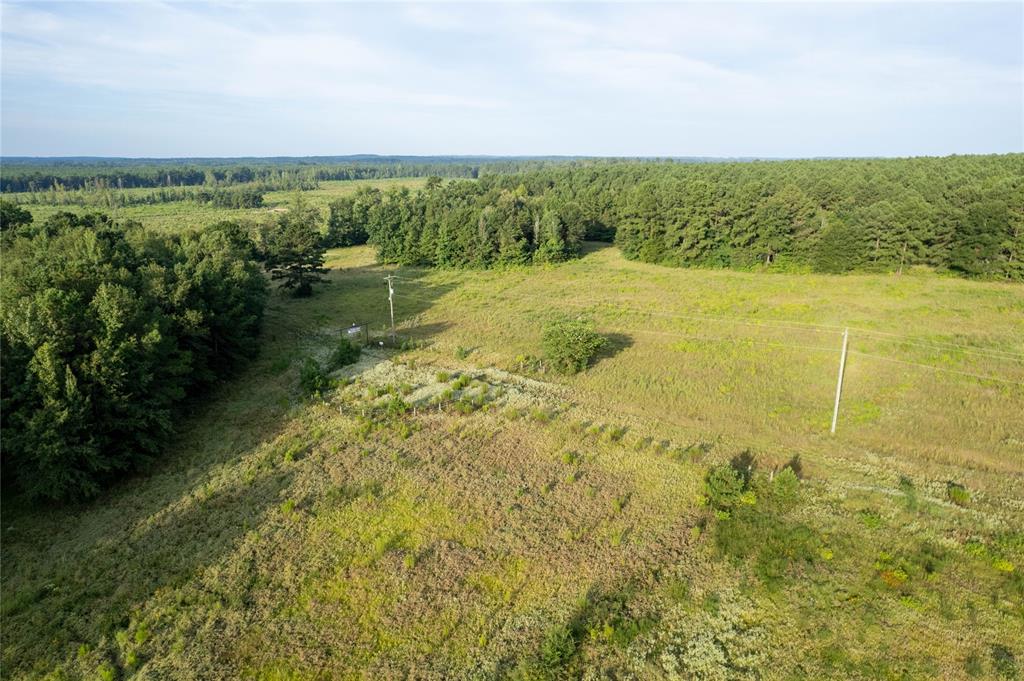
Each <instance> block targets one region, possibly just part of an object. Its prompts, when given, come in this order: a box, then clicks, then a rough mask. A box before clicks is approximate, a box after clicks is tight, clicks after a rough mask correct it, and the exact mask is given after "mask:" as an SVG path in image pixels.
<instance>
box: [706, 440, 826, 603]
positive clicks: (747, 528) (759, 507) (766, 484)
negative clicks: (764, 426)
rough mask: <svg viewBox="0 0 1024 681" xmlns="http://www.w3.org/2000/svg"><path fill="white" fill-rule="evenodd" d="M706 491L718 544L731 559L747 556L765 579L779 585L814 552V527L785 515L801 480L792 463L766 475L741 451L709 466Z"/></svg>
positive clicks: (816, 545) (810, 559) (816, 542)
mask: <svg viewBox="0 0 1024 681" xmlns="http://www.w3.org/2000/svg"><path fill="white" fill-rule="evenodd" d="M705 494H706V498H707V503H708V505H709V506H710V507H711V508H712V510H713V511H714V512H715V515H716V518H717V523H716V524H715V546H716V547H717V549H718V550H719V551H720V552H721V553H722V554H723V555H726V556H729V557H731V558H733V559H734V560H739V561H748V560H749V561H751V562H752V563H753V568H754V572H755V574H757V576H758V577H759V578H760V579H761V581H762V582H764V583H765V584H766V585H768V586H778V585H779V584H780V583H781V582H782V581H783V580H784V579H785V577H786V575H787V574H789V573H790V572H791V571H793V570H796V569H798V568H799V567H800V566H801V565H804V564H809V563H812V562H814V560H815V559H816V558H817V556H818V555H819V549H820V540H819V539H818V536H817V533H815V532H814V530H812V529H811V528H810V527H808V526H807V525H805V524H803V523H798V522H792V521H790V520H789V519H788V518H787V517H786V516H787V513H788V512H789V511H790V510H791V509H792V508H793V507H794V506H795V505H796V504H797V503H798V501H799V498H800V480H799V478H797V476H796V474H795V473H794V472H793V469H792V468H790V467H788V466H787V467H785V468H783V469H782V470H781V471H780V472H778V473H776V474H775V475H773V476H768V475H765V474H763V473H758V472H757V471H756V470H755V466H754V463H753V459H752V457H750V456H749V454H746V453H745V454H741V455H739V456H737V457H735V458H734V459H733V460H732V462H731V464H730V465H721V466H716V467H715V468H712V469H711V470H710V471H709V472H708V475H707V477H706V478H705Z"/></svg>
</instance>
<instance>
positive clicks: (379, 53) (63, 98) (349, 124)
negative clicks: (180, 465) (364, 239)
mask: <svg viewBox="0 0 1024 681" xmlns="http://www.w3.org/2000/svg"><path fill="white" fill-rule="evenodd" d="M2 34H3V35H2V83H0V85H2V95H0V97H2V99H0V101H2V111H0V114H2V124H0V130H2V137H0V152H2V153H3V154H5V155H46V156H53V155H105V156H242V155H259V156H263V155H329V154H351V153H378V154H582V155H625V156H786V157H792V156H833V155H844V156H847V155H850V156H859V155H883V156H904V155H920V154H929V155H932V154H949V153H972V152H1014V151H1016V152H1019V151H1022V150H1024V82H1022V80H1024V79H1022V71H1024V64H1022V61H1024V3H1021V2H1008V3H1001V4H987V3H986V4H983V3H961V4H932V3H925V2H917V3H908V4H891V3H883V2H869V3H842V4H841V3H817V4H810V3H804V4H781V3H771V2H761V3H756V4H739V3H716V4H692V3H691V4H670V3H658V4H638V3H599V4H584V3H557V4H526V3H514V4H498V3H488V4H473V5H470V4H453V3H423V4H398V3H375V4H372V5H371V4H353V3H347V4H342V3H329V2H317V3H295V2H287V3H267V2H259V3H257V2H249V3H241V2H225V3H213V4H210V3H203V4H197V3H179V2H164V3H143V2H118V3H99V2H75V3H68V4H62V3H54V2H36V3H15V2H6V1H5V2H3V4H2Z"/></svg>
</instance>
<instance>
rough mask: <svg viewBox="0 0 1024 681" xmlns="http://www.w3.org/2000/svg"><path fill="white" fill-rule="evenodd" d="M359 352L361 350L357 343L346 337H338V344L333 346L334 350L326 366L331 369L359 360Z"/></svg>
mask: <svg viewBox="0 0 1024 681" xmlns="http://www.w3.org/2000/svg"><path fill="white" fill-rule="evenodd" d="M360 352H362V349H361V348H360V347H359V346H358V345H356V344H355V343H353V342H352V341H350V340H349V339H348V338H340V339H338V344H337V345H336V346H335V347H334V352H332V353H331V359H330V360H329V361H328V366H329V367H330V368H331V370H332V371H333V370H334V369H340V368H341V367H344V366H348V365H349V364H355V363H356V362H358V361H359V353H360Z"/></svg>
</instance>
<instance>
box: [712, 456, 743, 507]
mask: <svg viewBox="0 0 1024 681" xmlns="http://www.w3.org/2000/svg"><path fill="white" fill-rule="evenodd" d="M704 489H705V491H706V493H707V498H708V504H710V506H711V507H712V508H713V509H715V510H728V509H730V508H732V507H734V506H736V504H738V503H739V499H740V495H741V494H742V493H743V478H741V477H740V476H739V474H738V473H737V472H736V471H735V469H733V467H732V466H726V465H723V466H716V467H714V468H712V469H711V470H710V471H708V475H707V477H706V478H705V479H704Z"/></svg>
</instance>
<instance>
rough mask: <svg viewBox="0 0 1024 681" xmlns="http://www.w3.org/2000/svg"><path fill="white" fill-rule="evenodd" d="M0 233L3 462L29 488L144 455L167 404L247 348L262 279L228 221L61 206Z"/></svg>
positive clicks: (160, 437)
mask: <svg viewBox="0 0 1024 681" xmlns="http://www.w3.org/2000/svg"><path fill="white" fill-rule="evenodd" d="M3 238H4V245H5V248H4V268H3V272H2V275H0V301H2V312H0V344H2V348H0V352H2V357H3V371H2V379H0V381H2V394H3V432H4V457H3V474H4V480H5V482H6V483H10V484H13V485H15V486H16V487H17V488H18V489H20V490H21V491H22V492H24V493H26V494H27V495H29V496H31V497H45V498H50V499H58V498H68V497H82V496H88V495H92V494H94V493H96V492H97V491H98V490H99V489H100V486H101V484H102V483H103V481H104V480H106V479H107V478H109V477H110V476H111V475H113V474H115V473H117V472H120V471H125V470H129V469H132V468H136V467H137V466H139V465H140V464H141V463H143V462H145V461H146V460H148V459H150V458H152V457H154V456H155V455H157V454H158V452H159V451H160V448H161V445H162V443H163V441H164V440H165V438H166V437H167V435H168V434H169V433H170V432H171V430H172V427H173V423H174V419H175V415H176V412H175V407H177V406H178V405H179V404H181V402H182V400H183V399H184V398H185V397H186V396H188V395H192V394H196V393H198V392H200V391H201V390H202V389H203V388H205V387H206V386H208V385H210V384H211V383H213V382H214V381H215V380H217V379H219V378H221V377H223V376H225V375H226V374H228V373H230V372H231V371H233V370H234V369H235V368H237V367H238V366H239V365H241V364H242V363H243V362H244V361H245V360H246V359H247V358H249V357H251V356H252V355H253V354H254V353H255V352H256V350H257V335H258V332H259V329H260V324H261V320H262V315H263V307H264V302H265V299H266V295H267V285H266V281H265V279H264V277H263V276H262V274H261V273H260V271H259V268H258V266H257V265H256V263H254V262H253V261H252V260H251V258H250V252H251V244H243V243H239V242H237V241H235V240H234V239H232V238H231V236H230V235H229V234H228V233H226V232H225V231H222V230H207V231H204V232H201V233H185V234H180V235H166V234H157V233H154V232H150V231H146V230H144V229H142V228H141V227H140V226H139V225H137V224H132V223H128V224H116V223H114V222H113V221H112V220H111V219H110V218H108V217H106V216H103V215H98V214H94V215H87V216H84V217H78V216H76V215H73V214H71V213H58V214H56V215H54V216H52V217H51V218H49V219H48V220H46V221H45V222H44V223H42V224H40V225H32V224H29V223H26V224H21V225H19V226H18V228H17V230H16V231H15V232H14V233H12V232H11V230H7V229H5V230H4V237H3Z"/></svg>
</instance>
